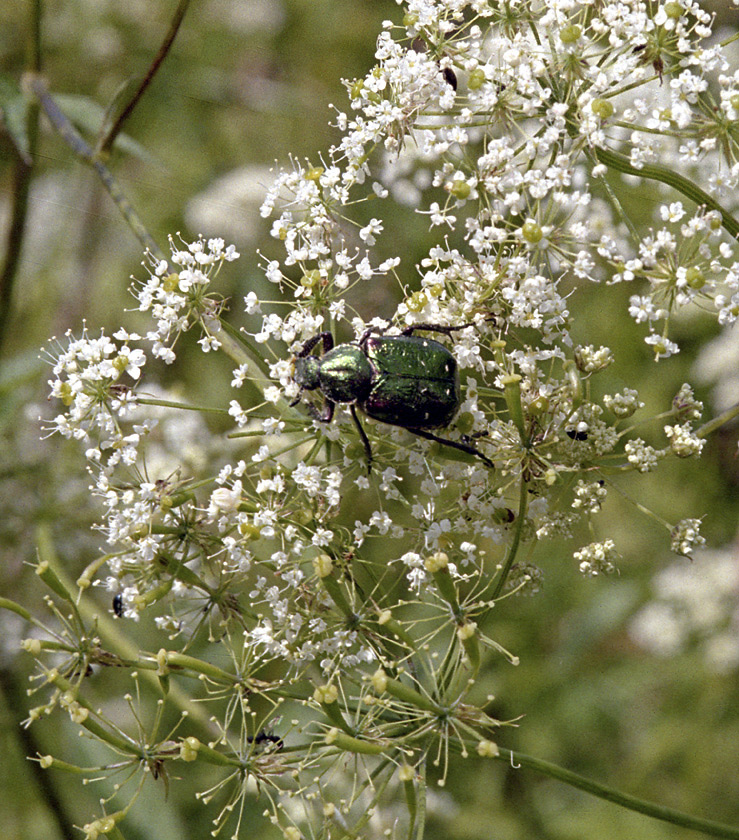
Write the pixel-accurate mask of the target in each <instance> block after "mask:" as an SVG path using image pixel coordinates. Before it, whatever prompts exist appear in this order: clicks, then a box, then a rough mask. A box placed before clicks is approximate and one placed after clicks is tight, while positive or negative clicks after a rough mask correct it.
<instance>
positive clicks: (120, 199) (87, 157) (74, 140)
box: [29, 75, 165, 260]
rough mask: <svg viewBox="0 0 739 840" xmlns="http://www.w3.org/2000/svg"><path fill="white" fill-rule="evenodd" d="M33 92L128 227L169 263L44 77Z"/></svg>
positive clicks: (33, 79) (32, 79)
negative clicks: (94, 175)
mask: <svg viewBox="0 0 739 840" xmlns="http://www.w3.org/2000/svg"><path fill="white" fill-rule="evenodd" d="M29 86H30V88H31V90H32V91H33V92H34V93H35V94H36V97H37V98H38V100H39V102H40V103H41V107H42V108H43V110H44V113H45V114H46V116H47V117H48V118H49V120H50V122H51V124H52V125H53V126H54V128H55V129H56V130H57V131H58V132H59V134H60V135H61V137H62V139H63V140H64V141H65V142H66V143H67V145H68V146H69V147H70V148H71V149H72V151H74V152H75V154H77V156H78V157H80V158H81V159H82V160H84V161H85V162H86V163H89V164H90V166H92V168H93V169H94V170H95V171H96V172H97V174H98V176H99V177H100V180H101V181H102V182H103V186H104V187H105V189H106V190H107V191H108V194H109V195H110V197H111V198H112V199H113V201H114V202H115V204H116V206H117V207H118V209H119V210H120V212H121V215H122V216H123V218H124V219H125V220H126V222H127V223H128V226H129V227H130V228H131V230H132V231H133V232H134V235H135V236H136V238H137V239H138V240H139V242H140V243H141V244H142V245H143V246H144V249H145V250H147V251H149V252H151V254H152V255H153V256H154V257H155V258H156V259H159V260H162V259H165V257H164V252H163V251H161V250H160V248H159V246H158V245H157V244H156V242H155V241H154V240H153V239H152V237H151V235H150V234H149V232H148V231H147V229H146V228H145V227H144V223H143V222H142V221H141V219H140V218H139V215H138V213H137V212H136V211H135V210H134V208H133V206H132V205H131V203H130V202H129V200H128V199H127V198H126V196H125V195H124V193H123V190H122V189H121V188H120V186H119V184H118V182H117V181H116V180H115V178H114V177H113V174H112V172H111V171H110V170H109V169H108V167H107V166H106V165H105V164H104V163H102V162H101V161H100V160H98V159H97V158H96V157H95V153H94V152H93V150H92V148H91V147H90V146H89V145H88V144H87V142H86V141H85V140H84V138H83V137H82V135H81V134H80V133H79V132H78V131H77V130H76V129H75V127H74V126H73V125H72V123H71V122H70V121H69V120H68V119H67V117H66V116H65V114H64V113H63V112H62V110H61V108H59V106H58V105H57V104H56V102H55V101H54V99H53V97H52V96H51V94H50V93H49V91H48V89H47V87H46V84H45V82H44V81H43V79H41V77H40V76H35V75H33V76H31V77H30V81H29Z"/></svg>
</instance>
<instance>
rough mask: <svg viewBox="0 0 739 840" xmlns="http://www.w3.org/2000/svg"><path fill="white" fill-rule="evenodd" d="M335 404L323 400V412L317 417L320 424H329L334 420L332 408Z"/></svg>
mask: <svg viewBox="0 0 739 840" xmlns="http://www.w3.org/2000/svg"><path fill="white" fill-rule="evenodd" d="M335 406H336V404H335V403H332V402H331V400H324V402H323V411H322V412H321V414H320V415H319V416H318V419H319V420H320V421H321V422H322V423H330V422H331V421H332V420H333V419H334V408H335Z"/></svg>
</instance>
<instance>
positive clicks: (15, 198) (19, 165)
mask: <svg viewBox="0 0 739 840" xmlns="http://www.w3.org/2000/svg"><path fill="white" fill-rule="evenodd" d="M41 12H42V9H41V2H40V0H34V2H33V4H32V6H31V13H30V18H31V19H30V35H29V46H28V67H29V68H30V70H31V72H33V73H40V72H41ZM38 118H39V108H38V105H36V104H35V103H32V104H30V105H29V107H28V111H27V115H26V131H27V133H28V156H27V157H26V156H25V155H24V154H23V153H19V154H18V156H17V157H16V160H15V169H14V171H13V186H12V189H11V193H10V213H9V218H10V222H9V224H8V230H7V235H6V237H5V239H6V241H5V248H4V251H5V258H4V260H3V265H2V268H0V348H1V347H2V345H3V343H4V341H5V337H6V335H7V332H8V324H9V322H10V316H11V313H12V309H11V305H12V302H13V286H14V283H15V278H16V275H17V272H18V266H19V265H20V260H21V252H22V249H23V241H24V233H25V229H26V220H27V218H28V196H29V192H30V189H31V171H32V167H33V158H34V156H35V153H36V146H37V144H38Z"/></svg>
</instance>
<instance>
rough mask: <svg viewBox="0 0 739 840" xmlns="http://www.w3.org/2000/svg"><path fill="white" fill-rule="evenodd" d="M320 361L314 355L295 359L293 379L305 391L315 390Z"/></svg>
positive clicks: (317, 383)
mask: <svg viewBox="0 0 739 840" xmlns="http://www.w3.org/2000/svg"><path fill="white" fill-rule="evenodd" d="M320 367H321V362H320V360H319V359H318V358H317V357H316V356H304V357H302V358H298V359H295V374H294V379H295V381H296V382H297V383H298V385H300V387H301V388H303V389H304V390H306V391H315V390H316V388H317V387H318V386H319V385H320V380H319V377H318V371H319V369H320Z"/></svg>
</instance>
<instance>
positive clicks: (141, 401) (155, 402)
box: [136, 396, 263, 434]
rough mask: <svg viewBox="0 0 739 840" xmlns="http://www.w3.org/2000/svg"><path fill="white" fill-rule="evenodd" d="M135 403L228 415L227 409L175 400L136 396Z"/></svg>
mask: <svg viewBox="0 0 739 840" xmlns="http://www.w3.org/2000/svg"><path fill="white" fill-rule="evenodd" d="M136 402H137V403H138V404H139V405H160V406H163V407H164V408H181V409H183V411H209V412H211V413H212V414H226V415H227V414H228V409H226V408H213V406H210V405H188V403H182V402H176V401H175V400H159V399H149V398H148V397H139V396H137V397H136ZM261 434H263V432H262V433H261Z"/></svg>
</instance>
